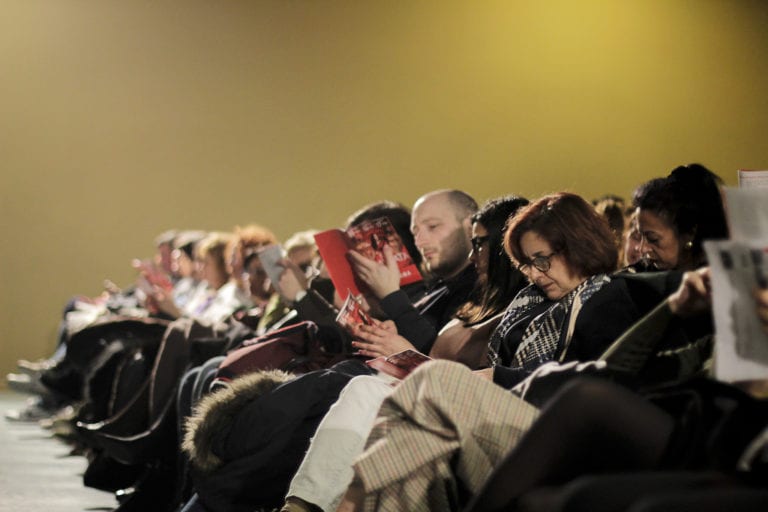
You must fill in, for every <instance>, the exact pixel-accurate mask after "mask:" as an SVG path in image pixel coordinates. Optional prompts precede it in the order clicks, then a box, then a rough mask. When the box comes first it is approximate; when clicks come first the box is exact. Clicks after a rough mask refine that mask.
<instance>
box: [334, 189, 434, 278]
mask: <svg viewBox="0 0 768 512" xmlns="http://www.w3.org/2000/svg"><path fill="white" fill-rule="evenodd" d="M381 217H386V218H388V219H389V222H391V223H392V227H393V228H395V231H397V234H398V235H399V236H400V240H402V242H403V245H405V247H406V249H408V254H409V255H410V256H411V259H412V260H413V262H414V263H415V264H416V265H417V266H418V265H420V264H421V253H420V252H419V250H418V249H417V248H416V243H415V242H414V240H413V233H411V211H410V210H409V209H408V208H407V207H405V206H404V205H402V204H400V203H396V202H394V201H379V202H376V203H371V204H369V205H366V206H363V207H362V208H360V209H359V210H357V211H356V212H355V213H353V214H352V215H350V216H349V217H348V218H347V224H346V227H347V229H348V228H350V227H352V226H357V225H358V224H362V223H363V222H365V221H371V220H374V219H379V218H381Z"/></svg>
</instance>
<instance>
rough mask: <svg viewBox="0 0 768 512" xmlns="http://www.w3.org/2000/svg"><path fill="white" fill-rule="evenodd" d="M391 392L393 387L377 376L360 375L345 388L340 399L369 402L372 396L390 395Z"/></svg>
mask: <svg viewBox="0 0 768 512" xmlns="http://www.w3.org/2000/svg"><path fill="white" fill-rule="evenodd" d="M391 390H392V386H390V385H389V384H387V383H386V382H385V381H383V380H381V379H380V378H378V377H376V376H375V375H359V376H357V377H355V378H354V379H352V380H350V381H349V383H348V384H347V385H346V386H344V389H343V390H342V391H341V395H340V396H339V399H340V400H365V401H368V400H370V398H371V397H372V396H385V395H388V394H389V393H390V392H391Z"/></svg>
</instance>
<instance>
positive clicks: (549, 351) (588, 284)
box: [488, 274, 611, 371]
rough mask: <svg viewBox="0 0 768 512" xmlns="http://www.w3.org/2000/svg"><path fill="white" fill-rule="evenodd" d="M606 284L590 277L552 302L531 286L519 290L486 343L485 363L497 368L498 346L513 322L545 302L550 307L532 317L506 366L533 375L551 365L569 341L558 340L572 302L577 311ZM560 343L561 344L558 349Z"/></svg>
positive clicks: (602, 279) (599, 277)
mask: <svg viewBox="0 0 768 512" xmlns="http://www.w3.org/2000/svg"><path fill="white" fill-rule="evenodd" d="M610 280H611V278H610V277H608V276H607V275H606V274H597V275H594V276H592V277H589V278H587V279H586V280H585V281H584V282H583V283H581V284H580V285H579V286H577V287H576V288H574V289H573V290H571V291H570V292H568V293H567V294H566V295H565V296H564V297H562V298H560V299H558V300H556V301H550V300H549V299H547V296H546V295H545V294H544V293H543V292H542V291H541V289H539V287H538V286H536V285H534V284H530V285H528V286H526V287H525V288H523V289H522V290H520V292H519V293H518V294H517V295H516V296H515V298H514V299H512V302H511V303H510V304H509V306H508V307H507V311H506V313H505V314H504V317H503V318H502V319H501V322H499V326H498V327H497V328H496V330H495V331H494V332H493V334H491V339H490V340H489V342H488V363H489V364H490V366H492V367H493V366H497V365H498V364H499V363H500V360H499V348H500V346H501V342H502V341H503V340H504V339H505V338H506V337H507V335H508V334H509V331H510V330H511V329H512V327H513V326H514V325H515V323H516V322H517V320H518V319H519V318H520V317H521V316H523V315H526V314H527V313H528V312H530V311H531V310H532V309H534V308H535V307H536V306H538V305H539V304H541V303H543V302H545V301H547V302H551V306H549V307H548V308H547V309H546V310H545V311H544V312H542V313H540V314H539V315H537V316H535V317H534V318H533V319H532V320H531V321H530V323H529V324H528V326H527V327H526V328H525V330H524V331H523V338H522V340H521V341H520V344H519V345H518V347H517V350H516V351H515V354H514V357H513V359H512V363H511V365H510V366H511V367H513V368H523V369H525V370H528V371H533V370H534V369H536V368H537V367H539V366H540V365H542V364H543V363H546V362H549V361H554V360H555V359H556V358H557V356H558V352H560V351H561V350H562V349H563V348H565V345H567V343H568V341H569V340H567V339H565V340H562V338H563V336H562V332H563V328H564V327H566V324H565V320H566V318H568V313H569V312H570V311H571V308H572V307H573V305H574V301H578V303H579V307H580V306H581V304H584V303H585V302H587V301H588V300H589V299H590V298H591V297H592V295H594V294H595V292H597V291H598V290H599V289H600V288H602V287H603V285H605V284H606V283H608V282H610ZM577 314H578V312H577ZM561 340H562V341H563V346H562V347H561Z"/></svg>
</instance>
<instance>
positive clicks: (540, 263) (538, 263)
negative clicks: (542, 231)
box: [517, 251, 557, 274]
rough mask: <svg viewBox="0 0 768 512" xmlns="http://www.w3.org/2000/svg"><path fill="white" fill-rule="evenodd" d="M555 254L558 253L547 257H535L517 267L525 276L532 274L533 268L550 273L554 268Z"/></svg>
mask: <svg viewBox="0 0 768 512" xmlns="http://www.w3.org/2000/svg"><path fill="white" fill-rule="evenodd" d="M555 254H557V251H555V252H552V253H550V254H547V255H540V256H535V257H533V258H531V259H530V260H528V261H525V262H523V263H520V264H519V265H518V266H517V269H518V270H519V271H520V272H522V273H523V274H527V273H528V272H530V270H531V267H533V268H535V269H536V270H538V271H539V272H549V269H550V268H552V256H554V255H555Z"/></svg>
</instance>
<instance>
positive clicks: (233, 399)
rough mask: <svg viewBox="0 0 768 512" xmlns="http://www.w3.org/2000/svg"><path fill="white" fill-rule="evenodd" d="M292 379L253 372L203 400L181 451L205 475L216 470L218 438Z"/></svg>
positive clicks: (191, 419) (271, 372)
mask: <svg viewBox="0 0 768 512" xmlns="http://www.w3.org/2000/svg"><path fill="white" fill-rule="evenodd" d="M291 378H293V376H292V375H291V374H289V373H286V372H283V371H281V370H269V371H260V372H254V373H250V374H247V375H244V376H242V377H238V378H236V379H235V380H233V381H232V382H230V383H229V385H228V386H227V387H225V388H222V389H219V390H217V391H215V392H213V393H211V394H209V395H206V396H204V397H203V398H202V399H201V400H200V402H198V404H197V405H196V406H195V409H194V411H193V413H192V416H190V417H189V418H187V420H186V422H185V428H184V430H185V433H184V440H183V442H182V444H181V449H182V450H184V451H185V452H186V453H187V455H189V458H190V461H191V463H192V465H193V466H194V467H195V468H196V469H198V470H200V471H203V472H206V473H207V472H211V471H214V470H215V469H217V468H218V467H219V466H221V464H222V463H223V461H222V460H221V459H220V458H219V457H218V456H216V454H215V453H213V450H212V445H213V440H214V438H215V436H216V434H217V433H218V432H219V431H221V429H222V428H224V427H226V426H227V425H229V424H230V423H231V422H232V419H233V418H234V417H235V416H237V414H238V413H239V412H240V410H241V409H242V408H243V407H244V406H245V405H246V404H247V403H249V402H251V401H252V400H255V399H256V398H258V397H259V396H261V395H263V394H266V393H269V392H270V391H272V390H273V389H274V388H276V387H277V386H279V385H280V384H282V383H283V382H286V381H287V380H290V379H291Z"/></svg>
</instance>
